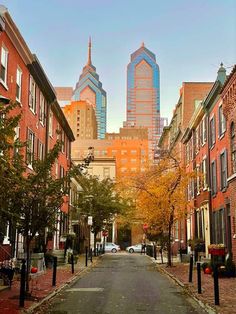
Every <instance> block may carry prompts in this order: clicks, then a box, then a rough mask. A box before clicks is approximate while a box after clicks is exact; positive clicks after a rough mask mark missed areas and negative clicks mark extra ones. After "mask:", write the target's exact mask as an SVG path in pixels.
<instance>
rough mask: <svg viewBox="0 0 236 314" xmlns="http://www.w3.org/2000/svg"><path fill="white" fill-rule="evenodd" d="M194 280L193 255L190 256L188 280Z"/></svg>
mask: <svg viewBox="0 0 236 314" xmlns="http://www.w3.org/2000/svg"><path fill="white" fill-rule="evenodd" d="M192 281H193V255H191V256H190V263H189V279H188V282H192Z"/></svg>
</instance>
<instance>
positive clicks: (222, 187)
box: [220, 149, 227, 190]
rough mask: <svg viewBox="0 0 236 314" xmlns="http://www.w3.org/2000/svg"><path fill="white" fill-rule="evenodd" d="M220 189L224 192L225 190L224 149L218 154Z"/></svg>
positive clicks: (225, 166)
mask: <svg viewBox="0 0 236 314" xmlns="http://www.w3.org/2000/svg"><path fill="white" fill-rule="evenodd" d="M222 158H224V159H222ZM220 188H221V190H225V189H226V188H227V152H226V149H225V150H223V151H222V152H221V153H220Z"/></svg>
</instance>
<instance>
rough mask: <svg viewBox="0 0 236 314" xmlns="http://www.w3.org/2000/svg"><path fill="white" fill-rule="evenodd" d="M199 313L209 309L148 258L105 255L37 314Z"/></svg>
mask: <svg viewBox="0 0 236 314" xmlns="http://www.w3.org/2000/svg"><path fill="white" fill-rule="evenodd" d="M140 312H142V313H150V314H152V313H161V314H171V313H175V314H184V313H186V314H197V313H199V314H200V313H206V312H205V310H204V309H203V308H202V307H201V306H200V305H199V304H198V303H197V302H195V301H194V300H193V299H192V298H190V297H189V296H188V295H187V294H186V293H185V292H184V290H183V289H182V288H181V287H179V286H178V285H177V284H176V283H174V282H173V281H172V280H170V279H169V278H168V277H167V276H166V275H163V274H162V273H160V272H158V271H157V270H156V265H155V263H153V262H152V261H151V259H150V258H149V257H148V256H145V255H140V254H127V253H116V254H105V255H104V256H102V258H101V260H100V261H99V262H98V263H97V264H96V266H94V267H93V268H91V269H90V271H89V272H87V273H86V274H84V275H83V276H82V277H81V278H80V279H79V280H78V281H76V282H75V283H74V284H73V285H70V286H69V287H67V288H66V289H64V290H63V291H61V292H60V293H59V294H57V296H56V297H55V298H53V299H52V300H50V302H48V304H47V305H45V306H44V307H41V308H40V309H38V310H37V311H35V312H34V313H35V314H36V313H37V314H39V313H40V314H42V313H45V314H80V313H83V314H92V313H99V314H116V313H126V314H135V313H140Z"/></svg>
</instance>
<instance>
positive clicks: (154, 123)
mask: <svg viewBox="0 0 236 314" xmlns="http://www.w3.org/2000/svg"><path fill="white" fill-rule="evenodd" d="M126 112H127V118H126V123H125V126H126V127H146V128H147V129H148V139H149V152H150V155H151V156H152V155H154V154H155V150H156V148H157V143H158V140H159V138H160V70H159V66H158V64H157V63H156V56H155V54H154V53H152V52H151V51H150V50H148V49H147V48H146V47H145V46H144V43H142V45H141V47H140V48H139V49H138V50H136V51H135V52H134V53H132V54H131V61H130V63H129V64H128V67H127V108H126Z"/></svg>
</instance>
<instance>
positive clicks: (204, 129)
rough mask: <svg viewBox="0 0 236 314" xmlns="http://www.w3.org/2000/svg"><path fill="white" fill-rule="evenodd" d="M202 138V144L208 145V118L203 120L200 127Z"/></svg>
mask: <svg viewBox="0 0 236 314" xmlns="http://www.w3.org/2000/svg"><path fill="white" fill-rule="evenodd" d="M200 128H201V129H200V136H201V144H202V145H204V144H205V143H206V136H207V134H206V118H205V117H204V118H203V119H202V122H201V125H200Z"/></svg>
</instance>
